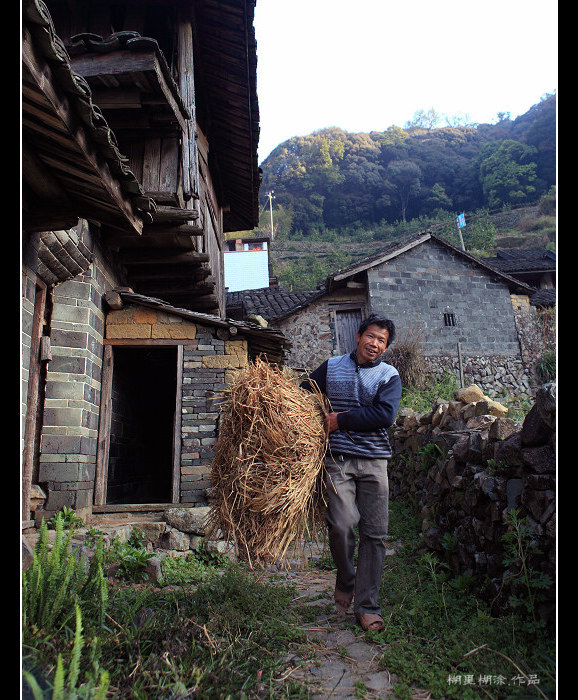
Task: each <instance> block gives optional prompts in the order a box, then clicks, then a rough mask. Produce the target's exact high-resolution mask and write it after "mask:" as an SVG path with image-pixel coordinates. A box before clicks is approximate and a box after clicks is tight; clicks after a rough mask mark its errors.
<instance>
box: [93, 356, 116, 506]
mask: <svg viewBox="0 0 578 700" xmlns="http://www.w3.org/2000/svg"><path fill="white" fill-rule="evenodd" d="M113 367H114V355H113V349H112V345H105V346H104V353H103V358H102V375H101V380H100V416H99V423H98V448H97V452H96V473H95V477H94V505H95V506H101V505H104V503H105V501H106V483H107V476H108V456H109V450H110V421H111V415H112V410H111V409H112V373H113Z"/></svg>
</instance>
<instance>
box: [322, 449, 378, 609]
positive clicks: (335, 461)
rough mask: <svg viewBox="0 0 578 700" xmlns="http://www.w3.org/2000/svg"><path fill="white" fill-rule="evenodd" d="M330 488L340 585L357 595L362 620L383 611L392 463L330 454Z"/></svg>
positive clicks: (331, 543) (332, 536)
mask: <svg viewBox="0 0 578 700" xmlns="http://www.w3.org/2000/svg"><path fill="white" fill-rule="evenodd" d="M325 486H326V498H327V509H326V512H325V520H326V521H327V527H328V534H329V548H330V551H331V555H332V557H333V561H334V563H335V565H336V567H337V578H336V582H335V586H336V588H338V589H339V590H340V591H343V592H345V593H349V592H351V591H354V607H353V609H354V613H355V615H356V616H357V617H358V618H359V617H361V615H364V614H365V613H379V612H380V608H379V603H378V596H379V585H380V582H381V576H382V571H383V562H384V559H385V550H386V540H387V527H388V520H389V483H388V478H387V460H386V459H363V458H359V457H354V456H347V455H330V454H328V455H327V457H326V459H325ZM357 525H359V549H358V553H357V571H356V568H355V565H354V553H355V545H356V535H355V527H356V526H357Z"/></svg>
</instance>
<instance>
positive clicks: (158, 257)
mask: <svg viewBox="0 0 578 700" xmlns="http://www.w3.org/2000/svg"><path fill="white" fill-rule="evenodd" d="M118 257H119V259H120V262H122V263H123V264H124V265H131V264H137V263H138V264H140V265H158V264H159V263H185V264H186V263H196V264H201V263H208V262H210V256H209V254H208V253H197V252H195V251H187V252H185V253H175V252H174V250H171V249H170V248H167V249H165V250H157V251H155V253H154V255H151V251H150V250H136V249H133V250H126V251H121V252H120V253H119V254H118Z"/></svg>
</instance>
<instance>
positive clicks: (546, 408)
mask: <svg viewBox="0 0 578 700" xmlns="http://www.w3.org/2000/svg"><path fill="white" fill-rule="evenodd" d="M536 406H537V407H538V411H539V413H540V416H541V417H542V420H543V421H544V423H546V425H547V426H548V427H549V428H550V429H551V430H555V429H556V382H548V384H543V385H542V386H541V387H540V388H539V389H538V391H537V392H536Z"/></svg>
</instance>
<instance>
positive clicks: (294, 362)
mask: <svg viewBox="0 0 578 700" xmlns="http://www.w3.org/2000/svg"><path fill="white" fill-rule="evenodd" d="M345 306H354V307H355V306H357V307H360V308H362V309H366V306H367V304H366V298H365V291H364V290H338V291H336V292H332V293H330V294H326V295H324V296H322V297H321V298H319V299H318V300H316V301H313V302H311V303H310V304H308V305H307V306H306V307H305V308H303V309H302V310H301V311H299V312H298V313H294V314H291V315H290V316H287V318H284V319H281V320H279V321H272V322H271V324H270V325H271V326H272V327H275V328H279V329H280V330H281V331H282V332H283V333H284V334H285V335H286V336H287V338H289V340H290V341H291V343H292V344H293V347H292V348H291V350H290V352H289V353H288V356H287V364H288V365H289V366H290V367H296V368H300V369H303V368H304V369H308V370H310V371H312V370H314V369H316V368H317V367H318V366H319V365H320V364H321V363H322V362H324V361H325V360H326V359H327V358H328V357H332V356H333V355H336V354H337V341H336V333H335V317H334V313H335V310H336V309H341V308H345Z"/></svg>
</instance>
